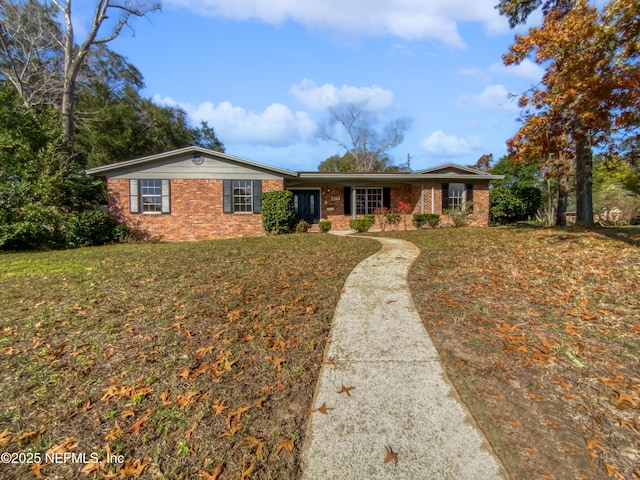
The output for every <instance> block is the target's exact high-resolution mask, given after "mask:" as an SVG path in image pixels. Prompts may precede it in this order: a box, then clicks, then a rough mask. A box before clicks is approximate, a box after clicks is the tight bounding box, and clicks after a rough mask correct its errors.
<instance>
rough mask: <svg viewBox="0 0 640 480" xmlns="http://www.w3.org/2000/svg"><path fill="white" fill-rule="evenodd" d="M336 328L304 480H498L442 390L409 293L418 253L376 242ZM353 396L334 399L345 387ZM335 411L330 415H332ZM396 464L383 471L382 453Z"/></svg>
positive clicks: (493, 463)
mask: <svg viewBox="0 0 640 480" xmlns="http://www.w3.org/2000/svg"><path fill="white" fill-rule="evenodd" d="M375 240H378V241H380V242H381V243H382V249H381V250H379V251H378V252H377V253H376V254H374V255H372V256H371V257H369V258H367V259H365V260H364V261H362V262H361V263H360V264H358V265H357V266H356V267H355V268H354V270H353V271H352V272H351V274H350V275H349V277H348V278H347V281H346V283H345V286H344V291H343V293H342V295H341V297H340V300H339V302H338V305H337V307H336V311H335V314H334V318H333V325H332V329H331V338H330V340H329V342H330V343H329V346H328V349H327V352H326V354H325V355H326V357H325V363H324V364H323V366H322V370H321V372H320V378H319V380H318V385H317V387H316V392H315V398H314V408H316V409H317V408H319V407H321V406H322V404H325V405H326V407H327V410H326V414H323V413H321V412H320V411H315V412H314V413H312V414H311V418H310V421H309V426H308V430H307V436H306V443H305V445H304V446H303V454H302V469H303V475H302V478H303V479H307V480H325V479H326V480H329V479H378V478H384V479H433V480H437V479H461V480H462V479H465V480H469V479H478V480H489V479H501V478H506V476H505V475H504V473H503V469H502V467H501V465H500V464H499V462H498V461H497V460H496V458H495V457H494V456H493V455H492V454H491V453H490V452H489V450H487V447H488V445H487V443H486V440H485V439H484V437H483V435H482V433H481V432H479V430H477V429H476V428H475V427H474V426H473V424H472V423H471V421H470V420H471V419H470V416H469V414H468V412H467V410H466V409H465V408H464V407H463V405H462V404H461V403H460V402H459V401H458V400H456V397H455V396H454V395H453V390H452V388H451V386H450V385H449V384H448V383H447V381H445V379H444V376H443V370H442V367H441V365H440V361H439V358H438V353H437V351H436V350H435V348H434V346H433V343H432V342H431V339H430V338H429V336H428V335H427V332H426V330H425V328H424V325H423V324H422V321H421V319H420V317H419V315H418V312H417V310H416V308H415V306H414V304H413V300H412V297H411V293H410V291H409V288H408V285H407V272H408V270H409V267H410V266H411V264H412V263H413V261H414V259H415V258H416V257H417V256H418V254H419V249H418V248H417V247H416V246H415V245H413V244H412V243H410V242H407V241H404V240H398V239H390V238H375ZM343 385H344V386H345V387H352V386H353V387H355V388H354V389H353V390H350V391H349V395H347V394H346V393H338V391H339V390H341V388H342V386H343ZM331 409H332V410H331ZM386 446H390V447H391V448H392V451H393V452H397V463H396V462H395V461H393V460H390V461H388V462H387V463H385V462H384V461H385V459H386V458H387V455H386V450H385V447H386Z"/></svg>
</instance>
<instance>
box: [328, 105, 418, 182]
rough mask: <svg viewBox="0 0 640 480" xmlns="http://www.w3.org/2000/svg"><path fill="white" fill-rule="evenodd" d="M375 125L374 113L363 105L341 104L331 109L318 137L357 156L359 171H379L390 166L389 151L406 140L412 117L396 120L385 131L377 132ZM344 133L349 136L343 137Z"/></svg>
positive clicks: (356, 164) (356, 162) (383, 129)
mask: <svg viewBox="0 0 640 480" xmlns="http://www.w3.org/2000/svg"><path fill="white" fill-rule="evenodd" d="M374 124H375V119H374V118H373V115H372V114H371V113H370V112H368V111H366V110H365V109H364V107H363V106H362V105H356V104H353V103H349V104H342V105H339V106H337V107H331V108H329V122H328V124H325V125H323V126H322V127H321V129H320V135H319V136H320V138H322V139H323V140H330V141H333V142H335V143H337V144H338V145H340V146H341V147H342V148H344V149H345V150H346V152H347V153H348V154H350V155H351V156H352V157H353V158H354V159H355V166H356V170H357V171H359V172H372V171H380V170H382V169H384V168H385V167H386V166H387V162H386V161H385V158H386V154H387V152H388V151H389V150H391V149H392V148H394V147H396V146H398V145H400V143H402V141H403V140H404V133H405V131H406V130H407V129H408V128H409V120H408V119H406V118H399V119H396V120H393V121H391V122H389V123H388V124H386V125H385V126H384V127H383V128H382V132H377V131H376V130H375V129H374ZM336 129H337V131H336ZM343 134H346V137H348V139H343V138H344V135H343Z"/></svg>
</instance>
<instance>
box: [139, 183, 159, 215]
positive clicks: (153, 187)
mask: <svg viewBox="0 0 640 480" xmlns="http://www.w3.org/2000/svg"><path fill="white" fill-rule="evenodd" d="M140 204H141V205H142V211H143V212H162V180H140Z"/></svg>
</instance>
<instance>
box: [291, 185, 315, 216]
mask: <svg viewBox="0 0 640 480" xmlns="http://www.w3.org/2000/svg"><path fill="white" fill-rule="evenodd" d="M293 207H294V209H295V211H296V216H297V217H298V218H299V219H301V220H304V221H306V222H307V223H318V222H319V221H320V192H319V191H318V190H293Z"/></svg>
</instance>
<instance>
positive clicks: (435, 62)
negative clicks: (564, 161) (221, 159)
mask: <svg viewBox="0 0 640 480" xmlns="http://www.w3.org/2000/svg"><path fill="white" fill-rule="evenodd" d="M495 3H496V0H473V1H469V0H305V1H302V0H278V1H265V0H164V2H163V9H162V13H154V14H151V15H149V16H148V17H147V18H142V19H134V20H132V21H131V25H132V27H133V31H132V30H126V29H125V30H124V31H123V33H122V34H121V36H120V37H119V38H118V39H116V40H115V41H114V42H112V43H111V44H110V46H111V48H112V49H113V50H115V51H117V52H118V53H120V54H122V55H125V56H126V57H127V58H128V60H129V61H130V62H131V63H133V64H134V65H135V66H136V67H138V69H139V70H140V71H141V72H142V74H143V75H144V78H145V83H146V87H145V90H144V91H143V94H144V95H145V96H148V97H151V98H153V99H154V100H155V101H156V102H157V103H160V104H165V105H177V106H180V107H182V108H183V109H185V110H186V111H187V113H188V114H189V118H190V120H191V121H192V122H193V123H194V125H197V124H198V123H199V122H200V120H207V121H208V122H209V125H210V126H213V127H214V128H215V130H216V132H217V134H218V137H219V138H220V140H221V141H222V142H223V143H224V144H225V147H226V150H227V153H229V154H232V155H237V156H240V157H244V158H248V159H251V160H254V161H258V162H263V163H267V164H271V165H274V166H278V167H282V168H288V169H292V170H306V171H313V170H316V168H317V165H318V164H319V163H320V162H321V161H323V160H325V159H326V158H327V157H329V156H331V155H332V154H335V153H343V151H342V150H341V149H340V147H339V146H337V145H336V144H333V143H330V142H327V141H323V140H320V139H319V138H318V137H317V128H318V125H319V124H320V123H321V122H322V121H326V120H327V118H328V111H327V109H328V107H330V106H334V105H336V104H338V103H339V102H360V103H362V104H363V105H365V108H367V109H368V110H370V111H371V112H372V113H373V114H374V115H375V117H376V118H377V119H379V122H380V123H379V124H378V125H377V126H378V127H379V128H381V127H382V126H383V125H384V123H386V122H387V121H389V120H392V119H395V118H400V117H407V118H409V119H411V127H410V129H409V130H408V131H407V133H406V135H405V140H404V142H403V143H402V144H401V145H399V146H398V147H396V148H395V149H394V150H392V151H391V152H390V153H391V157H392V159H393V160H394V161H395V163H402V162H405V161H406V159H407V154H410V155H411V167H412V169H414V170H418V169H421V168H427V167H431V166H435V165H438V164H442V163H449V162H454V163H459V164H462V165H468V164H473V163H475V161H476V160H477V159H478V158H479V157H480V156H481V155H483V154H485V153H492V154H493V155H494V157H495V158H496V159H497V158H500V157H501V156H502V155H504V154H505V153H506V146H505V141H506V140H507V139H508V138H510V137H511V136H512V135H513V134H514V133H515V132H516V131H517V129H518V123H517V122H516V119H517V117H518V112H519V109H518V108H517V99H515V98H511V99H510V98H509V94H516V95H518V94H521V93H523V92H524V91H525V90H526V89H528V88H529V87H531V86H532V85H533V84H535V83H537V82H538V81H539V79H540V78H541V75H542V69H541V68H540V67H538V66H537V65H535V64H533V63H531V62H529V61H526V62H525V63H523V64H521V65H520V66H518V67H510V68H506V67H504V66H503V65H502V59H501V56H502V54H503V53H505V52H507V49H508V46H509V45H510V44H511V43H512V41H513V36H514V32H513V31H512V30H509V28H508V25H507V23H506V21H505V20H504V19H503V18H501V17H500V16H499V15H498V13H497V11H496V10H495V9H494V4H495ZM82 13H83V12H82V11H80V13H79V15H80V17H79V20H78V23H82V18H81V16H82ZM79 27H80V25H79Z"/></svg>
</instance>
